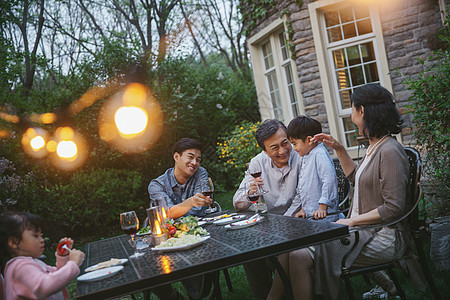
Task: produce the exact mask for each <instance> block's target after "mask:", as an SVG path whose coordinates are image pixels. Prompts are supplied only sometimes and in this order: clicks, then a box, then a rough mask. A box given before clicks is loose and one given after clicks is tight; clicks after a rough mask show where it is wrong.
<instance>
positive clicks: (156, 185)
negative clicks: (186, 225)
mask: <svg viewBox="0 0 450 300" xmlns="http://www.w3.org/2000/svg"><path fill="white" fill-rule="evenodd" d="M173 172H174V168H170V169H167V171H166V172H165V173H164V174H163V175H161V176H159V177H158V178H156V179H153V180H152V181H151V182H150V184H149V185H148V194H149V196H150V199H158V198H164V199H165V200H166V202H167V205H168V206H169V207H171V206H174V205H177V204H180V203H181V202H183V201H184V200H186V199H188V198H190V197H192V196H194V195H195V194H196V193H201V192H202V188H201V180H202V179H204V180H207V179H208V172H206V170H205V169H204V168H203V167H199V168H198V170H197V171H196V172H195V173H194V175H192V176H191V177H189V178H188V180H187V181H186V183H185V184H184V185H181V184H179V183H178V182H177V180H176V179H175V175H174V173H173ZM206 208H207V207H205V206H201V207H195V206H194V207H192V209H191V210H190V211H189V212H188V213H187V214H186V216H189V215H192V216H198V217H201V216H204V215H205V210H206Z"/></svg>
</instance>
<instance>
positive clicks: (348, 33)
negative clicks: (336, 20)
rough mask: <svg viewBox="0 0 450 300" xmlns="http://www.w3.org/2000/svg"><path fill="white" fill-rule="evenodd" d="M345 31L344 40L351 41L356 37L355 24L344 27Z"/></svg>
mask: <svg viewBox="0 0 450 300" xmlns="http://www.w3.org/2000/svg"><path fill="white" fill-rule="evenodd" d="M342 30H343V31H344V38H346V39H349V38H352V37H355V36H356V28H355V23H350V24H346V25H343V26H342Z"/></svg>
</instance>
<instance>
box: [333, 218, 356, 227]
mask: <svg viewBox="0 0 450 300" xmlns="http://www.w3.org/2000/svg"><path fill="white" fill-rule="evenodd" d="M335 223H337V224H342V225H347V226H349V227H353V226H354V225H353V220H352V219H351V218H350V219H339V220H337V221H336V222H335Z"/></svg>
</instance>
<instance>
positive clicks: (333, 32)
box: [310, 0, 390, 148]
mask: <svg viewBox="0 0 450 300" xmlns="http://www.w3.org/2000/svg"><path fill="white" fill-rule="evenodd" d="M327 3H331V4H332V5H328V6H327V5H326V4H327ZM340 4H341V5H340ZM310 13H311V21H312V25H313V32H314V34H315V35H314V41H315V42H317V44H319V46H318V45H316V49H317V50H318V58H319V69H320V71H321V78H322V83H323V86H324V90H325V89H326V90H327V92H326V93H325V94H326V95H328V98H329V99H328V101H329V102H330V103H329V104H330V105H327V103H326V105H327V114H328V119H333V120H335V123H334V127H335V128H334V131H335V133H337V135H338V136H339V137H340V140H341V142H342V143H343V144H345V146H346V147H347V148H353V147H356V146H357V145H358V141H357V139H356V137H357V135H358V130H357V128H356V127H355V125H354V124H353V122H352V121H351V116H350V114H351V102H350V96H351V94H352V92H353V91H354V90H355V88H357V87H359V86H362V85H364V84H367V83H380V84H382V85H384V86H386V85H390V80H389V78H388V75H387V74H388V67H387V59H386V54H385V50H384V43H383V40H382V33H381V26H380V24H379V18H378V15H377V14H376V12H375V11H374V10H373V9H370V7H368V6H358V7H354V6H349V5H348V2H344V1H341V2H340V1H336V0H329V1H323V2H321V3H314V4H313V5H310ZM320 58H322V59H320ZM321 62H322V66H321ZM322 72H326V74H322ZM383 74H384V75H383ZM325 102H327V99H325ZM328 108H330V109H329V110H330V112H328ZM331 108H333V109H331ZM330 116H331V117H330ZM331 123H332V122H330V129H333V128H331V127H332V126H333V124H331Z"/></svg>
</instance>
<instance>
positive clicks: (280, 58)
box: [241, 0, 449, 158]
mask: <svg viewBox="0 0 450 300" xmlns="http://www.w3.org/2000/svg"><path fill="white" fill-rule="evenodd" d="M241 2H242V6H243V7H244V11H245V9H247V12H249V15H250V16H251V15H252V14H251V11H249V10H250V9H254V6H253V7H250V5H249V3H250V2H249V1H241ZM259 2H263V3H267V2H270V1H259ZM448 2H449V1H448V0H377V1H375V0H319V1H313V0H304V1H286V0H274V1H273V3H272V4H269V5H267V4H264V5H265V6H264V7H265V9H266V13H265V15H264V17H259V18H258V19H255V20H253V21H254V22H253V23H252V24H254V25H252V26H251V31H250V34H249V36H248V47H249V50H250V56H251V63H252V68H253V74H254V79H255V86H256V90H257V94H258V102H259V107H260V112H261V116H262V119H263V120H264V119H268V118H276V119H278V120H280V121H282V122H284V123H285V124H288V123H289V121H290V120H291V119H293V118H294V117H296V116H298V115H307V116H310V117H313V118H315V119H317V120H318V121H320V122H321V124H322V128H323V130H324V132H330V133H331V134H332V135H333V136H334V137H335V138H337V139H338V140H339V141H340V142H341V143H342V144H343V145H345V146H346V148H347V151H348V152H349V153H350V155H351V156H352V157H354V158H356V157H357V155H358V140H357V139H356V137H357V130H356V128H355V126H354V125H353V123H352V122H351V118H350V113H351V102H350V95H351V93H352V91H353V90H354V89H355V88H357V87H358V86H361V85H364V84H366V83H379V84H381V85H382V86H384V87H386V88H387V89H388V90H390V91H391V92H392V93H393V94H394V96H395V101H396V103H397V106H398V107H399V109H400V112H401V113H402V115H403V119H404V122H405V123H404V124H405V125H406V126H404V128H403V130H402V132H401V134H399V135H398V137H397V139H398V140H399V141H400V142H401V143H403V144H404V145H407V144H410V143H411V142H412V135H411V120H410V119H411V117H410V116H409V115H407V114H405V106H406V105H407V104H408V98H409V96H410V93H409V92H408V91H406V90H405V85H404V84H403V83H402V79H403V78H404V76H406V77H411V76H415V75H417V74H418V73H419V72H421V71H422V65H421V64H420V63H419V61H418V60H417V59H418V58H425V57H426V56H427V54H429V53H431V51H432V49H431V48H432V46H431V40H430V39H431V37H433V36H434V35H435V33H436V31H437V30H438V29H439V28H441V27H442V26H443V20H444V19H445V10H446V8H447V9H448V7H449V3H448Z"/></svg>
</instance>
